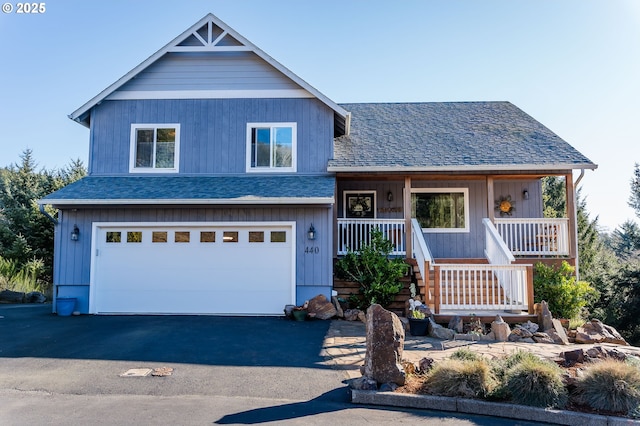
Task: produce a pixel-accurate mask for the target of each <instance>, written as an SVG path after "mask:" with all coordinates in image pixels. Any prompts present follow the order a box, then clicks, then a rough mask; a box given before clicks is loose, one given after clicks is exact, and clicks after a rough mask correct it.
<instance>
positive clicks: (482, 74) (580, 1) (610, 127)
mask: <svg viewBox="0 0 640 426" xmlns="http://www.w3.org/2000/svg"><path fill="white" fill-rule="evenodd" d="M3 2H4V0H3ZM10 3H11V4H12V5H13V6H14V8H15V6H16V4H17V2H15V1H12V2H10ZM45 6H46V11H45V12H44V13H43V14H39V15H24V14H23V15H19V14H16V13H15V10H14V11H13V12H12V13H9V14H6V13H0V120H1V121H0V125H1V126H2V130H3V132H2V138H0V166H5V165H8V164H11V163H15V162H18V161H19V155H20V153H21V152H22V151H23V150H24V149H25V148H27V147H29V148H31V149H32V150H33V152H34V156H35V158H36V160H37V161H38V163H39V165H40V166H42V167H46V168H54V167H62V166H64V165H66V164H68V163H69V161H70V160H71V159H74V158H80V159H81V160H83V161H85V163H86V161H87V155H88V139H89V131H88V130H87V129H86V128H84V127H82V126H80V125H79V124H76V123H74V122H72V121H71V120H69V119H68V118H67V115H68V114H69V113H71V112H72V111H74V110H76V109H77V108H78V107H80V106H81V105H83V104H84V103H85V102H86V101H88V100H89V99H91V98H92V97H93V96H95V95H96V94H97V93H99V92H100V91H101V90H103V89H104V88H106V87H107V86H109V85H110V84H111V83H113V82H114V81H116V80H117V79H118V78H120V77H121V76H122V75H124V74H125V73H127V72H128V71H129V70H131V69H132V68H133V67H135V66H136V65H137V64H139V63H140V62H142V61H143V60H144V59H146V58H147V57H148V56H150V55H151V54H153V53H154V52H155V51H157V50H158V49H160V48H161V47H162V46H164V45H165V44H166V43H168V42H169V41H171V40H172V39H173V38H174V37H176V36H177V35H179V34H180V33H181V32H183V31H184V30H185V29H187V28H188V27H189V26H191V25H192V24H193V23H195V22H196V21H198V20H199V19H200V18H202V17H203V16H204V15H205V14H207V13H209V12H212V13H213V14H215V15H216V16H218V17H219V18H220V19H222V20H223V21H225V22H226V23H227V24H228V25H230V26H231V27H232V28H234V29H235V30H237V31H238V32H240V33H241V34H243V35H244V36H245V37H247V38H248V39H249V40H251V41H252V42H253V43H254V44H256V45H257V46H258V47H260V48H261V49H262V50H264V51H265V52H267V53H268V54H269V55H271V56H272V57H273V58H275V59H276V60H277V61H279V62H280V63H282V64H283V65H284V66H286V67H287V68H289V69H290V70H291V71H293V72H294V73H295V74H297V75H298V76H300V77H301V78H303V79H304V80H306V81H307V82H308V83H310V84H311V85H312V86H314V87H315V88H317V89H318V90H320V91H321V92H323V93H324V94H326V95H327V96H329V97H330V98H331V99H332V100H334V101H336V102H339V103H340V102H345V103H346V102H404V101H420V102H433V101H484V100H486V101H503V100H506V101H510V102H512V103H514V104H515V105H517V106H519V107H520V108H522V109H523V110H524V111H525V112H527V113H528V114H530V115H531V116H533V117H534V118H536V119H537V120H538V121H540V122H542V123H543V124H544V125H546V126H547V127H549V128H550V129H551V130H553V131H554V132H555V133H557V134H558V135H560V136H561V137H562V138H564V139H565V140H566V141H567V142H569V143H570V144H572V145H573V146H574V147H576V148H577V149H578V150H579V151H581V152H582V153H583V154H585V155H586V156H587V157H589V158H590V159H591V160H592V161H593V162H595V163H596V164H598V165H599V168H598V170H596V171H595V172H591V171H588V172H587V173H586V176H585V177H584V179H583V180H582V182H581V186H582V194H583V195H585V196H586V197H587V207H588V210H589V212H590V213H591V216H592V217H595V216H596V215H598V216H599V217H600V224H601V225H603V226H604V227H606V228H609V229H610V230H611V229H614V228H615V227H617V226H619V225H620V224H621V223H622V222H624V221H625V220H627V219H634V212H633V210H632V209H631V208H630V207H628V205H627V202H628V199H629V194H630V180H631V177H632V174H633V166H634V163H636V162H640V143H639V142H640V136H639V134H640V132H639V129H638V123H640V1H635V0H606V1H605V0H599V1H594V0H561V1H559V0H532V1H526V0H521V1H513V0H504V1H477V0H468V1H462V0H442V1H429V0H415V1H409V0H403V1H372V0H322V1H313V2H312V1H300V0H291V1H289V0H287V1H284V0H283V1H278V0H272V1H269V0H219V1H215V0H208V1H196V0H182V1H171V0H166V1H162V2H158V1H146V0H137V1H130V0H127V1H120V0H108V1H106V0H105V1H100V2H98V1H86V0H82V1H76V0H68V1H60V0H57V1H55V0H54V1H47V2H45ZM576 178H577V175H576Z"/></svg>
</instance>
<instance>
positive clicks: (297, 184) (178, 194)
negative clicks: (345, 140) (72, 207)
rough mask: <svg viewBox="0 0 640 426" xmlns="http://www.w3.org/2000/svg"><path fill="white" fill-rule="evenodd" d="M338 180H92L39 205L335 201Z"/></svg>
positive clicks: (153, 178) (55, 195)
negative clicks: (120, 202)
mask: <svg viewBox="0 0 640 426" xmlns="http://www.w3.org/2000/svg"><path fill="white" fill-rule="evenodd" d="M334 189H335V177H333V176H305V175H302V176H300V175H290V176H275V175H274V176H264V175H260V176H257V175H248V176H87V177H85V178H83V179H81V180H79V181H77V182H74V183H72V184H70V185H67V186H65V187H64V188H62V189H60V190H58V191H56V192H54V193H52V194H49V195H47V196H46V197H44V198H42V199H41V200H40V201H39V203H40V204H55V205H64V204H81V203H83V202H90V204H101V203H105V204H107V203H110V204H113V203H117V202H118V201H122V202H123V203H126V204H135V203H136V201H137V202H139V203H141V204H150V203H158V204H161V203H162V202H166V203H169V204H172V203H178V202H182V201H185V200H187V201H190V202H191V203H192V204H197V203H198V202H202V203H203V204H209V203H215V202H216V201H225V202H227V203H233V202H234V201H235V202H238V203H251V202H257V203H260V202H271V203H273V202H276V201H278V200H283V199H284V200H289V201H290V202H300V203H322V202H326V200H329V199H330V200H333V192H334Z"/></svg>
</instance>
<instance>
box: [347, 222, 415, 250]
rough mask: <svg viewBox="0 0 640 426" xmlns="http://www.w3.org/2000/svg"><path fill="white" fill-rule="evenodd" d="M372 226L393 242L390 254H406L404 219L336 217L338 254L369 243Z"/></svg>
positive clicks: (357, 248)
mask: <svg viewBox="0 0 640 426" xmlns="http://www.w3.org/2000/svg"><path fill="white" fill-rule="evenodd" d="M374 227H375V228H378V229H380V231H382V235H384V236H385V237H386V238H388V239H389V240H390V241H391V244H393V250H392V252H391V254H392V255H394V256H404V255H405V254H406V252H407V249H406V243H405V226H404V219H338V255H345V254H347V251H348V249H351V250H352V251H357V250H360V248H361V247H362V245H363V244H369V243H370V242H371V229H372V228H374Z"/></svg>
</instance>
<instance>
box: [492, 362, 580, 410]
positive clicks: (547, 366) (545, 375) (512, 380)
mask: <svg viewBox="0 0 640 426" xmlns="http://www.w3.org/2000/svg"><path fill="white" fill-rule="evenodd" d="M513 361H514V362H515V361H516V360H515V359H514V360H513ZM503 392H504V394H505V395H506V396H508V397H509V399H510V400H511V401H513V402H515V403H516V404H522V405H531V406H534V407H563V406H564V405H565V404H566V402H567V399H568V394H567V390H566V388H565V386H564V382H563V380H562V370H561V369H560V367H558V366H557V365H555V364H553V363H551V362H549V361H545V360H542V359H539V358H533V357H530V356H522V357H521V359H519V360H518V362H516V364H515V365H514V366H513V367H511V368H509V369H508V370H506V373H505V376H504V382H503Z"/></svg>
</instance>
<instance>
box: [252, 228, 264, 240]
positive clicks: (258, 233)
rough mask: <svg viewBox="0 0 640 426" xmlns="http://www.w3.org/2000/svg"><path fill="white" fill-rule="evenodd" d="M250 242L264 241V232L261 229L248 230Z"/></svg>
mask: <svg viewBox="0 0 640 426" xmlns="http://www.w3.org/2000/svg"><path fill="white" fill-rule="evenodd" d="M249 242H250V243H264V232H261V231H249Z"/></svg>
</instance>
